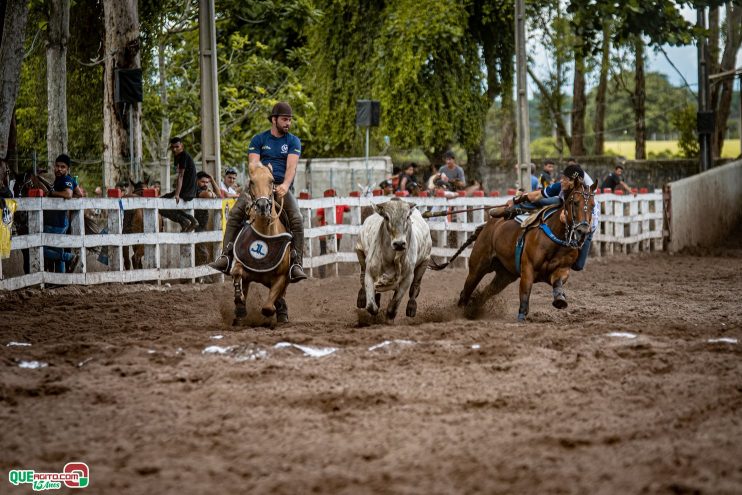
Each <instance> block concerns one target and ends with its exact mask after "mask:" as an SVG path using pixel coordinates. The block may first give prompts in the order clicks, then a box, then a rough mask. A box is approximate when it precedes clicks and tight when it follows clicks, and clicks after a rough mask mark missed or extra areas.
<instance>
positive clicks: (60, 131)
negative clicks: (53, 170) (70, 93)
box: [46, 0, 70, 165]
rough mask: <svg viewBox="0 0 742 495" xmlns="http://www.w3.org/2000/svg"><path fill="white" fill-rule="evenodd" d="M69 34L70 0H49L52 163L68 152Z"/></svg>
mask: <svg viewBox="0 0 742 495" xmlns="http://www.w3.org/2000/svg"><path fill="white" fill-rule="evenodd" d="M69 37H70V2H69V0H50V2H49V25H48V28H47V44H46V91H47V99H48V111H49V114H48V116H47V131H46V141H47V144H46V146H47V160H48V163H49V164H50V165H51V164H53V163H54V160H55V158H56V157H57V156H58V155H59V154H60V153H67V151H68V149H67V40H68V39H69Z"/></svg>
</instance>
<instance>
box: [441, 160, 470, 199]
mask: <svg viewBox="0 0 742 495" xmlns="http://www.w3.org/2000/svg"><path fill="white" fill-rule="evenodd" d="M443 158H444V159H445V160H446V164H445V165H443V166H442V167H441V168H440V169H438V173H439V174H440V178H441V179H442V180H443V181H444V182H447V183H449V184H450V185H451V189H453V190H454V191H457V190H459V189H464V187H465V186H466V177H465V176H464V169H463V168H461V167H459V166H458V165H457V164H456V155H455V154H454V153H453V151H446V152H445V153H444V154H443Z"/></svg>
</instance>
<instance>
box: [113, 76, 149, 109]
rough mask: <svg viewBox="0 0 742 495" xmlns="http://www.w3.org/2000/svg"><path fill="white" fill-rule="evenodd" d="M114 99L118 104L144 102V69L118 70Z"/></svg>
mask: <svg viewBox="0 0 742 495" xmlns="http://www.w3.org/2000/svg"><path fill="white" fill-rule="evenodd" d="M114 74H115V79H114V91H113V94H114V99H115V101H116V103H141V102H142V69H116V70H115V72H114Z"/></svg>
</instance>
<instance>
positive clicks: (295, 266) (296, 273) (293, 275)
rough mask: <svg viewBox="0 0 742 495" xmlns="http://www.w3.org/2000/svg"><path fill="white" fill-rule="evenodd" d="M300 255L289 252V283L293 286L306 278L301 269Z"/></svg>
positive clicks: (293, 251) (295, 252) (296, 252)
mask: <svg viewBox="0 0 742 495" xmlns="http://www.w3.org/2000/svg"><path fill="white" fill-rule="evenodd" d="M301 265H302V255H301V254H299V252H298V251H296V250H292V251H291V268H289V282H290V283H292V284H294V283H296V282H301V281H302V280H305V279H306V278H307V274H306V273H304V268H302V266H301Z"/></svg>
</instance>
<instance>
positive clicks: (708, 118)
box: [696, 112, 716, 134]
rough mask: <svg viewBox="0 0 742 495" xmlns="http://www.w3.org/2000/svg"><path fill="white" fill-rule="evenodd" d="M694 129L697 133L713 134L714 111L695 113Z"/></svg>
mask: <svg viewBox="0 0 742 495" xmlns="http://www.w3.org/2000/svg"><path fill="white" fill-rule="evenodd" d="M696 117H697V120H696V129H697V130H698V134H713V133H714V128H715V127H716V125H715V123H716V116H715V115H714V112H698V114H697V115H696Z"/></svg>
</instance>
